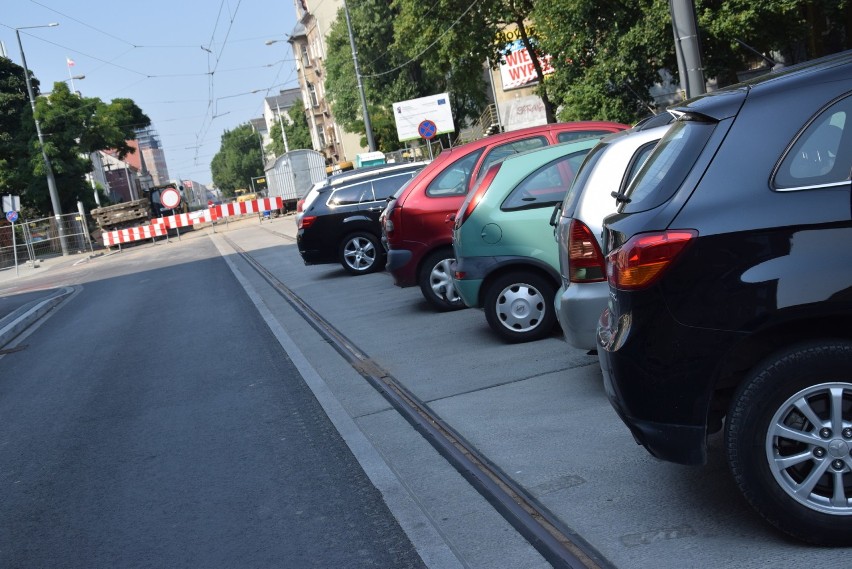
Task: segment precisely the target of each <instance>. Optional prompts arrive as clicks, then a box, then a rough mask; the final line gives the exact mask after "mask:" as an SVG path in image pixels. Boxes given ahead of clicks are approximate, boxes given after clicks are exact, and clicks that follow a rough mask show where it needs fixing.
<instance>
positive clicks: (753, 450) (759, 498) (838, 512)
mask: <svg viewBox="0 0 852 569" xmlns="http://www.w3.org/2000/svg"><path fill="white" fill-rule="evenodd" d="M725 442H726V449H727V455H728V463H729V465H730V468H731V471H732V473H733V475H734V478H735V480H736V482H737V484H738V485H739V487H740V490H741V491H742V492H743V494H744V495H745V497H746V499H747V500H748V501H749V502H750V503H751V504H752V506H754V507H755V509H757V511H758V512H759V513H760V514H761V515H762V516H763V517H764V518H765V519H766V520H767V521H769V522H770V523H772V524H773V525H775V526H776V527H778V528H779V529H781V530H782V531H784V532H786V533H788V534H790V535H792V536H794V537H796V538H798V539H801V540H804V541H807V542H810V543H814V544H820V545H843V546H849V545H852V455H850V453H852V343H849V342H846V341H839V340H838V341H824V342H814V343H808V344H801V345H799V346H796V347H794V348H791V349H789V350H786V351H784V352H781V353H778V354H775V355H773V356H772V357H770V358H769V359H767V360H765V361H764V362H763V363H762V364H760V365H759V366H758V367H757V368H756V369H755V370H754V371H753V372H752V373H751V374H750V375H749V377H748V378H747V379H746V381H745V382H744V383H743V384H742V385H741V386H740V387H739V388H738V390H737V392H736V394H735V397H734V399H733V401H732V403H731V408H730V411H729V413H728V418H727V421H726V426H725Z"/></svg>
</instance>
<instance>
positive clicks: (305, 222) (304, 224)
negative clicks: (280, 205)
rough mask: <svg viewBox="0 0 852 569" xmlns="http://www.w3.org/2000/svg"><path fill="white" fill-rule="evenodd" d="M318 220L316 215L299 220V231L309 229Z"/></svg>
mask: <svg viewBox="0 0 852 569" xmlns="http://www.w3.org/2000/svg"><path fill="white" fill-rule="evenodd" d="M316 220H317V216H315V215H304V216H302V219H300V220H299V229H307V228H308V227H310V226H311V225H313V224H314V222H315V221H316Z"/></svg>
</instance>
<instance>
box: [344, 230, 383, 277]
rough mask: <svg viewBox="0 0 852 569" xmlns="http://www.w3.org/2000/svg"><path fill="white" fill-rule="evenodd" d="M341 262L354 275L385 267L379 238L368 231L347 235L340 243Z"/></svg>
mask: <svg viewBox="0 0 852 569" xmlns="http://www.w3.org/2000/svg"><path fill="white" fill-rule="evenodd" d="M339 256H340V264H341V265H343V268H344V269H346V271H347V272H349V273H350V274H353V275H363V274H367V273H372V272H375V271H379V270H381V269H382V268H384V264H385V255H384V251H383V249H382V246H381V245H380V244H379V239H378V237H376V236H375V235H373V234H371V233H367V232H363V231H362V232H358V233H352V234H350V235H347V236H346V237H345V238H344V239H343V242H342V243H341V244H340V252H339Z"/></svg>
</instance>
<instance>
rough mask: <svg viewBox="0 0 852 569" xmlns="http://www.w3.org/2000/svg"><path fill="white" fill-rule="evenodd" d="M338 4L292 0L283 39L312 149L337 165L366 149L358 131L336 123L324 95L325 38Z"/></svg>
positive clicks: (324, 0)
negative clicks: (291, 21) (292, 14)
mask: <svg viewBox="0 0 852 569" xmlns="http://www.w3.org/2000/svg"><path fill="white" fill-rule="evenodd" d="M342 7H343V2H342V0H295V8H296V20H297V23H296V27H295V28H294V29H293V32H292V33H291V34H290V38H289V39H288V40H287V41H288V42H289V43H290V45H291V46H292V48H293V56H294V58H295V59H296V70H297V72H298V75H299V85H300V88H301V91H302V100H303V101H304V105H305V113H306V116H307V119H308V126H309V127H310V130H311V140H312V142H313V146H314V150H318V151H319V152H322V154H323V155H324V156H325V157H326V162H327V164H328V165H329V166H338V167H345V166H343V164H344V163H347V162H352V161H353V160H355V155H356V154H359V153H361V152H365V151H366V150H367V149H366V148H364V147H363V146H361V136H360V135H359V134H353V133H349V132H346V131H345V130H343V128H342V127H341V126H340V125H338V124H337V122H336V121H335V119H334V113H333V112H332V109H331V105H330V104H329V102H328V100H327V99H326V97H325V76H326V73H325V63H324V62H325V57H326V43H325V38H326V36H327V35H328V31H329V30H330V29H331V25H332V24H333V23H334V21H335V19H337V16H338V13H339V11H340V9H341V8H342ZM347 166H348V165H347Z"/></svg>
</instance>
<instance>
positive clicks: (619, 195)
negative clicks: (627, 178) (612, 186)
mask: <svg viewBox="0 0 852 569" xmlns="http://www.w3.org/2000/svg"><path fill="white" fill-rule="evenodd" d="M609 195H611V196H612V197H614V198H615V201H617V202H618V203H630V198H628V197H627V194H625V193H624V192H623V191H620V192H610V193H609Z"/></svg>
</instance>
